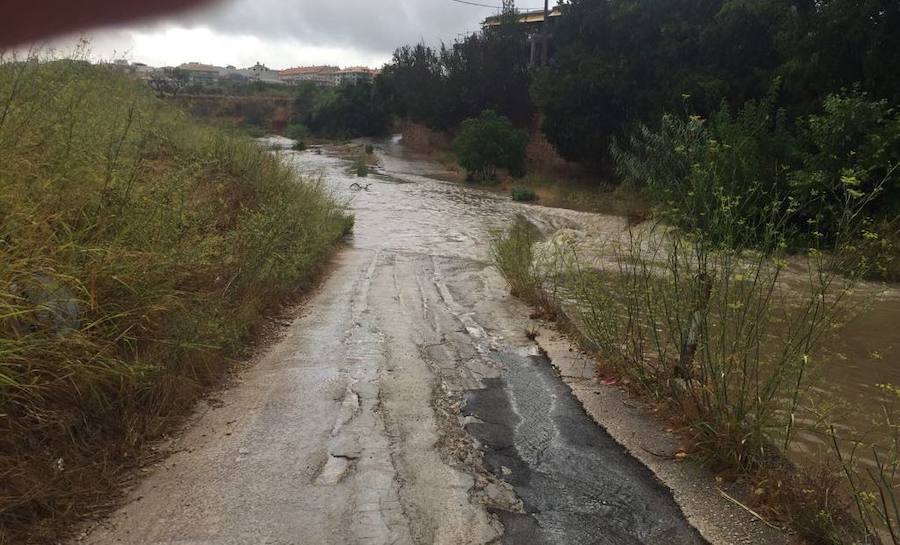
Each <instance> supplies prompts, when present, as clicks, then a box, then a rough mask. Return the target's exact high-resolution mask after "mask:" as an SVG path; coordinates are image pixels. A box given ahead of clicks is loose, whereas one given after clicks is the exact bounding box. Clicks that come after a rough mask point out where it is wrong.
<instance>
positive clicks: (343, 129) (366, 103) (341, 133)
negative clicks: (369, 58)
mask: <svg viewBox="0 0 900 545" xmlns="http://www.w3.org/2000/svg"><path fill="white" fill-rule="evenodd" d="M295 107H296V109H297V112H298V114H297V115H296V116H295V119H294V120H293V121H292V125H300V124H302V125H304V126H305V127H307V128H308V129H309V130H310V131H311V132H313V133H314V134H318V135H321V136H325V137H328V138H357V137H360V136H381V135H383V134H384V133H385V132H387V130H388V128H389V126H390V116H389V115H388V113H387V111H386V110H385V108H384V100H382V99H381V98H380V96H378V93H377V92H376V89H375V87H374V85H373V84H372V83H371V82H367V81H360V82H357V83H352V84H345V85H341V86H340V87H337V88H335V87H319V86H317V85H314V84H312V83H307V84H305V85H302V86H301V87H300V89H299V90H298V93H297V97H296V99H295Z"/></svg>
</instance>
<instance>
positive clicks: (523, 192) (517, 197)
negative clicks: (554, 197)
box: [512, 187, 538, 202]
mask: <svg viewBox="0 0 900 545" xmlns="http://www.w3.org/2000/svg"><path fill="white" fill-rule="evenodd" d="M512 200H514V201H518V202H533V201H536V200H538V196H537V193H535V192H534V190H533V189H530V188H527V187H514V188H512Z"/></svg>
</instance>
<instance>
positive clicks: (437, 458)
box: [79, 145, 753, 545]
mask: <svg viewBox="0 0 900 545" xmlns="http://www.w3.org/2000/svg"><path fill="white" fill-rule="evenodd" d="M283 158H284V160H285V161H288V162H291V163H292V164H294V165H295V166H296V167H297V168H298V170H300V171H302V172H303V173H305V174H306V175H307V176H316V177H321V179H322V180H323V182H322V183H327V184H328V185H329V186H330V187H331V188H332V189H333V191H334V192H335V194H336V195H337V196H338V197H339V198H343V199H346V201H347V203H348V206H349V208H350V209H351V210H352V211H353V213H354V214H355V215H356V226H355V231H354V235H353V237H352V240H351V242H350V247H349V248H346V249H344V250H342V251H341V252H340V253H339V255H338V257H337V259H336V263H335V266H334V270H333V271H332V273H331V274H330V275H329V277H328V279H327V280H326V281H325V282H324V284H323V285H322V286H321V287H320V289H319V290H318V291H317V292H316V294H315V295H314V296H313V297H312V298H311V300H310V301H309V302H308V304H307V305H306V306H305V307H304V310H303V311H302V315H301V316H299V317H298V318H297V319H296V320H295V321H294V322H293V323H292V325H291V326H290V327H289V328H288V330H287V332H286V334H285V336H284V338H283V339H281V340H280V341H279V342H278V343H277V344H276V345H275V346H273V347H272V348H271V349H269V350H268V351H267V353H266V354H265V355H263V356H262V357H261V358H260V359H259V361H258V362H256V363H255V364H254V365H253V366H251V367H249V368H248V369H247V370H246V371H245V372H244V373H243V375H242V377H241V379H240V382H239V384H238V385H237V386H236V387H234V388H232V389H230V390H228V391H226V392H224V393H223V394H222V396H221V400H219V401H218V402H216V403H210V404H208V405H204V406H203V407H201V410H200V411H199V412H198V413H197V415H196V416H195V417H194V419H193V420H192V422H191V423H190V424H189V425H188V426H187V429H186V430H185V432H184V434H183V435H181V436H180V437H178V438H176V439H175V440H174V443H173V445H172V446H171V448H172V450H173V454H172V455H171V456H169V457H168V458H167V459H166V460H165V461H163V462H161V463H160V464H159V465H158V466H156V467H154V468H153V469H152V471H150V475H149V476H148V477H147V478H146V479H144V480H142V481H141V482H140V483H139V484H138V485H137V486H136V487H135V489H134V490H133V491H132V492H131V494H130V497H129V501H128V503H127V504H126V505H125V506H123V507H122V508H121V509H119V511H117V512H116V513H115V514H114V515H113V516H112V517H110V518H109V519H108V520H105V521H103V522H101V523H99V524H98V525H96V526H95V527H94V528H92V529H91V531H89V532H86V533H85V534H84V535H83V536H82V538H81V539H80V540H79V542H82V543H92V544H112V543H142V544H175V543H178V544H251V543H252V544H278V545H289V544H293V545H301V544H310V545H313V544H315V545H320V544H335V545H337V544H373V545H374V544H401V545H402V544H423V545H424V544H444V545H462V544H488V543H494V544H496V543H506V544H516V545H542V544H548V545H551V544H559V545H578V544H610V545H612V544H655V543H672V544H686V545H692V544H701V543H705V541H704V539H703V538H702V537H701V536H700V534H699V533H698V532H697V531H696V530H695V529H694V528H693V527H692V526H691V525H690V524H689V523H688V522H687V520H686V518H685V516H684V515H683V514H682V511H681V509H680V508H679V507H678V505H676V503H675V502H674V500H673V498H672V495H671V493H670V492H669V490H668V489H666V488H665V487H664V486H662V485H661V484H660V483H659V482H658V481H657V479H656V478H655V477H654V475H653V474H652V473H651V472H650V471H649V470H648V469H647V468H646V467H645V466H643V465H642V464H641V463H640V462H638V461H637V460H636V459H634V458H633V457H631V456H630V455H629V454H628V453H627V452H626V451H625V449H624V448H623V447H621V446H619V444H618V443H616V442H615V441H614V440H613V439H612V438H611V437H610V436H609V435H608V434H607V433H606V432H604V431H603V430H602V429H601V428H599V427H598V426H596V425H595V424H594V422H593V421H592V420H591V418H590V417H589V416H588V415H587V414H586V413H585V411H584V409H582V406H581V405H580V403H579V402H578V401H577V400H576V399H575V398H574V397H573V396H572V392H571V391H570V390H569V388H568V387H567V386H566V385H565V384H564V383H563V382H562V381H561V380H560V379H559V377H558V376H557V375H556V374H554V371H553V369H552V367H551V366H550V364H549V361H547V359H546V357H544V356H542V355H541V353H540V351H539V350H538V349H537V346H536V345H535V344H534V343H533V342H532V341H530V340H529V339H528V338H527V337H526V335H525V333H524V332H525V328H526V326H527V325H528V318H527V309H526V308H525V307H524V306H523V305H522V304H521V303H519V302H517V301H515V300H514V299H512V298H511V297H510V296H509V294H508V290H507V289H506V286H505V283H504V281H503V279H502V278H501V277H500V276H499V273H497V272H496V271H495V270H494V269H493V268H491V267H490V266H489V259H488V253H489V244H488V242H489V236H490V232H491V230H492V229H494V228H497V227H501V226H502V225H503V224H505V223H506V222H507V221H508V220H509V219H510V218H511V217H512V216H513V215H514V214H516V213H519V212H524V213H526V214H528V215H529V217H530V218H531V219H532V220H533V221H535V222H536V223H538V224H542V225H545V226H548V227H549V226H566V225H570V224H573V223H577V224H583V223H584V222H595V223H599V224H606V228H616V227H619V221H620V220H618V219H616V218H604V217H595V216H590V215H588V214H580V213H578V212H571V211H565V210H558V211H555V210H542V209H539V208H526V207H524V206H520V205H516V204H513V203H510V202H508V201H507V200H506V199H502V198H499V197H495V196H487V195H484V194H482V193H479V192H477V191H473V190H470V189H467V188H465V187H463V186H459V185H454V184H449V183H445V182H441V181H439V180H437V179H434V178H432V177H431V176H439V173H438V172H431V171H430V170H429V169H430V168H432V167H431V166H430V165H429V164H427V163H421V162H417V161H415V160H410V159H406V158H404V157H403V155H402V153H400V152H399V150H397V149H391V147H390V145H388V146H386V147H385V148H384V149H383V150H380V151H379V159H380V163H381V165H382V166H381V168H380V169H379V172H380V173H376V174H373V175H371V176H369V177H368V178H367V179H359V178H356V177H355V176H351V175H350V174H349V168H350V166H351V164H350V163H349V162H348V161H346V160H343V159H340V158H337V157H330V156H328V155H326V154H318V153H316V152H314V151H311V152H303V153H294V152H284V153H283ZM354 182H364V183H365V184H367V185H368V184H371V185H369V187H368V189H358V188H357V189H358V190H356V191H354V190H351V185H352V184H353V183H354ZM747 542H748V543H749V542H753V541H752V540H751V541H747Z"/></svg>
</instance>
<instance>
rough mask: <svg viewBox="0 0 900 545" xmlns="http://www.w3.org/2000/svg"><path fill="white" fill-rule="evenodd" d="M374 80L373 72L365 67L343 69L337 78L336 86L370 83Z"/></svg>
mask: <svg viewBox="0 0 900 545" xmlns="http://www.w3.org/2000/svg"><path fill="white" fill-rule="evenodd" d="M374 78H375V70H372V69H371V68H367V67H365V66H354V67H351V68H345V69H343V70H341V71H340V73H339V74H338V76H337V85H345V84H351V85H352V84H356V83H360V82H371V81H372V79H374Z"/></svg>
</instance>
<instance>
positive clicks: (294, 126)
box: [284, 123, 309, 142]
mask: <svg viewBox="0 0 900 545" xmlns="http://www.w3.org/2000/svg"><path fill="white" fill-rule="evenodd" d="M284 135H285V136H286V137H288V138H290V139H291V140H296V141H298V142H303V141H304V140H306V139H307V138H309V129H307V128H306V125H304V124H303V123H291V124H290V125H288V126H287V128H286V129H284Z"/></svg>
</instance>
